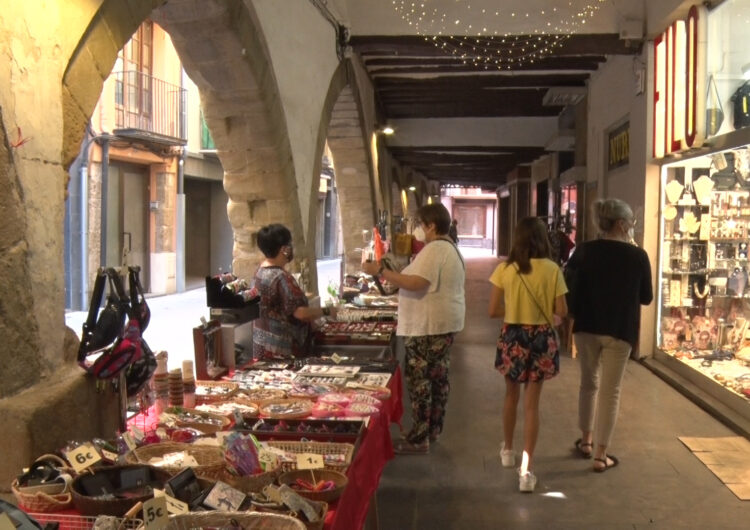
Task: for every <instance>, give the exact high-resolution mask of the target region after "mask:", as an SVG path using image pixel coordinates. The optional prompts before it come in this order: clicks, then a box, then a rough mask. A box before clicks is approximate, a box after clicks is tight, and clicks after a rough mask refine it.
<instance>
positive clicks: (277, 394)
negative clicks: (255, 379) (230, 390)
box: [240, 388, 286, 405]
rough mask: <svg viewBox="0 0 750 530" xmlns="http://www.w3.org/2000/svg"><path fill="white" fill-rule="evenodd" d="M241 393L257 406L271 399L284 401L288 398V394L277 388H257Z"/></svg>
mask: <svg viewBox="0 0 750 530" xmlns="http://www.w3.org/2000/svg"><path fill="white" fill-rule="evenodd" d="M240 392H241V393H242V395H243V396H244V397H246V398H247V399H249V400H250V401H252V402H253V403H255V404H256V405H260V404H261V403H263V402H264V401H268V400H269V399H284V398H285V397H286V392H284V391H283V390H280V389H277V388H256V389H253V390H241V391H240Z"/></svg>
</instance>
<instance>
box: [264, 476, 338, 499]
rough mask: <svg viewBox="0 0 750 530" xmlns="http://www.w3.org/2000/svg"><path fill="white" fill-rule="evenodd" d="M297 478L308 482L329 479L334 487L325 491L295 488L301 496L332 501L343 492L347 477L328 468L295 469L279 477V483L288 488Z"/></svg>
mask: <svg viewBox="0 0 750 530" xmlns="http://www.w3.org/2000/svg"><path fill="white" fill-rule="evenodd" d="M297 479H302V480H307V481H308V482H313V483H315V482H317V481H318V480H330V481H331V482H333V483H334V484H336V487H335V488H333V489H330V490H326V491H309V490H304V489H299V490H298V489H295V490H294V491H296V492H297V493H298V494H299V495H300V496H301V497H305V498H306V499H310V500H313V501H324V502H333V501H335V500H336V499H338V498H339V497H341V494H342V493H343V492H344V488H345V487H346V483H347V482H348V479H347V478H346V475H344V474H343V473H339V472H338V471H331V470H330V469H298V470H297V471H288V472H286V473H283V474H282V475H281V476H280V477H279V484H286V485H287V486H289V487H290V488H291V487H292V485H293V484H294V483H295V482H296V480H297Z"/></svg>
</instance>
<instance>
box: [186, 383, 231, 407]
mask: <svg viewBox="0 0 750 530" xmlns="http://www.w3.org/2000/svg"><path fill="white" fill-rule="evenodd" d="M201 387H202V388H204V389H207V390H208V391H209V393H207V394H202V393H200V392H199V390H200V389H201ZM239 389H240V385H238V384H237V383H232V382H231V381H196V382H195V404H196V405H203V404H204V403H213V402H214V401H226V400H227V399H229V398H231V397H232V396H234V395H235V394H236V393H237V392H238V391H239ZM212 390H213V391H215V392H216V393H215V394H214V393H210V391H212ZM222 390H223V392H222Z"/></svg>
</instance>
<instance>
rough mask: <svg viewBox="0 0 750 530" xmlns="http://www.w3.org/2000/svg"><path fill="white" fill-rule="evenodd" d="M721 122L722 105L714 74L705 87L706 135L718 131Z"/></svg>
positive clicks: (722, 119)
mask: <svg viewBox="0 0 750 530" xmlns="http://www.w3.org/2000/svg"><path fill="white" fill-rule="evenodd" d="M722 123H724V107H723V106H722V105H721V97H719V91H718V90H717V88H716V81H714V76H713V75H711V76H709V78H708V88H707V89H706V136H713V135H715V134H716V133H718V132H719V129H721V124H722Z"/></svg>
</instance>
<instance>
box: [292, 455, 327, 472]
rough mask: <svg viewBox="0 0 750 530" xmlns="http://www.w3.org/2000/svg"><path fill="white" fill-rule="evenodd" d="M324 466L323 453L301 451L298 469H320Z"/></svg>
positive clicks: (298, 456)
mask: <svg viewBox="0 0 750 530" xmlns="http://www.w3.org/2000/svg"><path fill="white" fill-rule="evenodd" d="M322 467H323V455H316V454H314V453H300V454H298V455H297V469H320V468H322Z"/></svg>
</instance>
